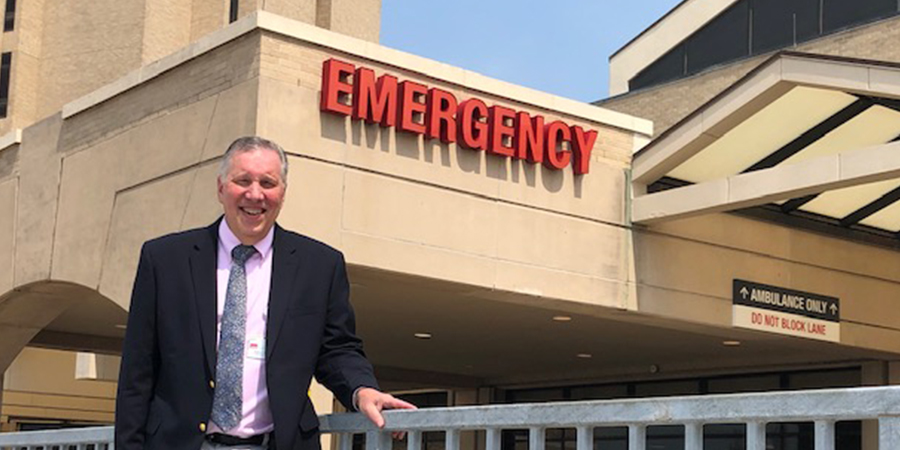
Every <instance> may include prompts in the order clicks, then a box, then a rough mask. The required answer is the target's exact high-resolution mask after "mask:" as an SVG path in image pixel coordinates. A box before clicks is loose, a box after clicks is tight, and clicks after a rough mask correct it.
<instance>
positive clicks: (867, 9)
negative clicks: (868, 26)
mask: <svg viewBox="0 0 900 450" xmlns="http://www.w3.org/2000/svg"><path fill="white" fill-rule="evenodd" d="M822 4H823V6H824V10H825V13H824V14H823V16H822V28H823V32H825V33H829V32H832V31H836V30H840V29H842V28H846V27H849V26H850V25H855V24H858V23H862V22H869V21H872V20H877V19H880V18H884V17H889V16H891V15H893V14H894V13H896V12H897V0H864V1H857V0H823V3H822Z"/></svg>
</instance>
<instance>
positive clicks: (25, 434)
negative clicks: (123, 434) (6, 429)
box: [0, 427, 113, 450]
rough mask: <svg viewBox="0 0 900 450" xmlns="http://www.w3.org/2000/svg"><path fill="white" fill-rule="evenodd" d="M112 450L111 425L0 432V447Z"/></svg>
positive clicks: (16, 448)
mask: <svg viewBox="0 0 900 450" xmlns="http://www.w3.org/2000/svg"><path fill="white" fill-rule="evenodd" d="M72 448H75V449H77V450H113V427H91V428H70V429H66V430H47V431H19V432H16V433H0V449H3V450H6V449H15V450H21V449H27V450H37V449H42V450H56V449H58V450H70V449H72Z"/></svg>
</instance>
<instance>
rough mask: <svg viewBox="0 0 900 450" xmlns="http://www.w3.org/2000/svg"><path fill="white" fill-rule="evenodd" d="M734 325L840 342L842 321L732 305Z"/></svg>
mask: <svg viewBox="0 0 900 450" xmlns="http://www.w3.org/2000/svg"><path fill="white" fill-rule="evenodd" d="M732 308H733V311H732V325H734V326H736V327H741V328H750V329H753V330H760V331H768V332H770V333H778V334H786V335H790V336H797V337H803V338H807V339H818V340H822V341H830V342H840V341H841V325H840V322H832V321H828V320H821V319H815V318H812V317H807V316H801V315H799V314H790V313H785V312H781V311H773V310H768V309H761V308H752V307H749V306H744V305H734V306H732Z"/></svg>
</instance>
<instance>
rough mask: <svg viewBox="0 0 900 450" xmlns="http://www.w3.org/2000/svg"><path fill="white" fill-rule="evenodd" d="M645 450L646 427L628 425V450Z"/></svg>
mask: <svg viewBox="0 0 900 450" xmlns="http://www.w3.org/2000/svg"><path fill="white" fill-rule="evenodd" d="M646 449H647V426H646V425H628V450H646Z"/></svg>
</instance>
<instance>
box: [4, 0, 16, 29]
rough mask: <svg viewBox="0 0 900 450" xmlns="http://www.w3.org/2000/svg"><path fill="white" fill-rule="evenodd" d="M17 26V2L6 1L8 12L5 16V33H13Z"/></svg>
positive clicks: (14, 0) (13, 0) (12, 0)
mask: <svg viewBox="0 0 900 450" xmlns="http://www.w3.org/2000/svg"><path fill="white" fill-rule="evenodd" d="M15 26H16V0H6V11H5V13H4V15H3V31H12V30H13V28H15Z"/></svg>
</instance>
